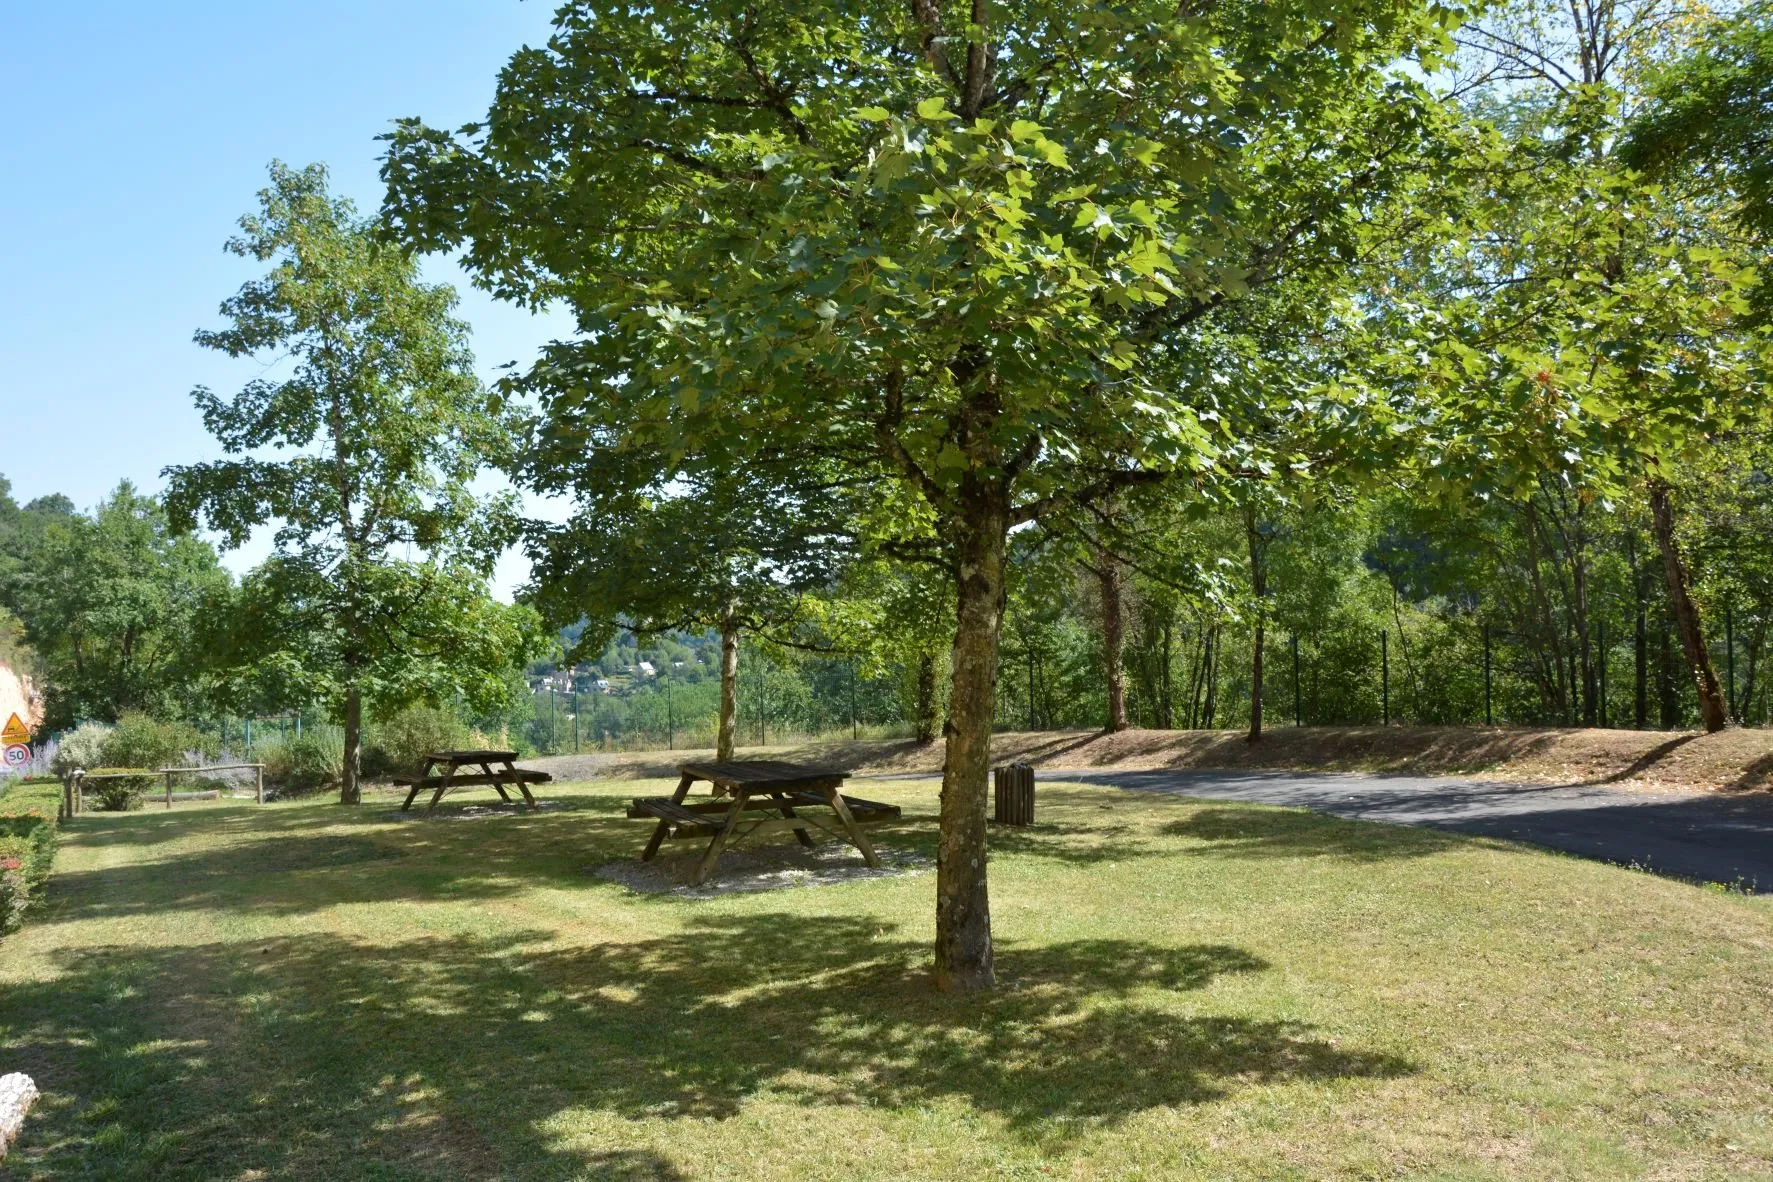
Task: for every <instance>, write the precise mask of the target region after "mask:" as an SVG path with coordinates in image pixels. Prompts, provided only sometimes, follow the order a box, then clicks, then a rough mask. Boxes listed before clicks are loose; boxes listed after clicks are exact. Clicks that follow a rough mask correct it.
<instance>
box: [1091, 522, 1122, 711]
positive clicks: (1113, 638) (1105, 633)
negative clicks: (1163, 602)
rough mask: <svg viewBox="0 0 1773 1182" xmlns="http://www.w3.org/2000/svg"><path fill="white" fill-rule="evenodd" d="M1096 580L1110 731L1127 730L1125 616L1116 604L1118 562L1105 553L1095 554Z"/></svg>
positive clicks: (1117, 600) (1118, 582)
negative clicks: (1100, 611)
mask: <svg viewBox="0 0 1773 1182" xmlns="http://www.w3.org/2000/svg"><path fill="white" fill-rule="evenodd" d="M1097 557H1098V559H1099V560H1100V565H1099V566H1097V567H1096V579H1097V582H1099V583H1100V584H1101V587H1102V673H1103V676H1104V677H1106V678H1107V682H1108V719H1107V727H1108V730H1110V731H1124V730H1126V729H1127V681H1126V670H1125V668H1124V665H1125V661H1124V655H1125V651H1126V629H1125V627H1124V624H1125V616H1124V614H1123V612H1122V610H1121V602H1120V591H1121V584H1120V562H1119V560H1118V559H1116V558H1115V557H1114V555H1112V554H1110V553H1108V552H1107V551H1106V550H1103V551H1100V552H1099V553H1098V555H1097Z"/></svg>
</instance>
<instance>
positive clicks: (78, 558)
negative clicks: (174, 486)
mask: <svg viewBox="0 0 1773 1182" xmlns="http://www.w3.org/2000/svg"><path fill="white" fill-rule="evenodd" d="M23 516H24V517H25V518H26V519H28V522H29V526H30V528H28V529H26V528H20V529H18V530H16V531H15V533H14V537H13V541H14V545H15V547H16V549H15V552H14V553H15V561H16V562H17V565H16V567H15V568H14V570H13V573H12V576H11V577H10V579H9V580H8V581H7V584H6V593H7V595H8V596H9V597H10V598H9V600H8V601H7V603H6V606H7V607H8V608H10V609H11V610H12V611H13V612H14V613H15V614H16V615H17V616H18V618H19V619H20V620H21V621H22V622H23V624H24V639H25V641H26V642H27V643H28V644H29V645H30V646H31V648H32V649H33V650H35V652H36V653H37V654H38V657H39V659H40V661H41V663H42V666H43V672H44V674H45V680H46V682H47V686H46V701H45V719H44V721H45V724H46V725H47V726H48V727H50V728H51V729H59V728H62V727H68V726H72V725H74V724H75V723H76V722H79V721H84V720H87V719H97V720H101V721H113V720H115V719H116V718H117V717H118V716H119V715H121V714H122V713H124V712H125V711H128V710H146V711H149V712H152V713H156V714H160V715H173V714H177V713H181V712H184V711H187V710H190V709H192V708H193V707H194V706H195V704H196V703H197V701H198V700H199V698H200V696H201V692H202V687H201V685H200V684H199V679H198V677H197V675H196V669H197V654H196V652H195V651H194V649H193V644H192V639H193V637H194V635H195V633H196V630H197V629H196V625H197V622H198V621H199V620H200V619H201V618H203V617H204V616H205V615H206V614H207V613H208V612H209V611H211V610H212V608H213V606H214V604H215V603H216V602H217V601H218V599H219V598H220V597H222V596H225V594H226V592H227V587H228V581H229V580H228V575H227V573H226V572H225V571H223V570H222V569H221V567H220V566H219V565H218V563H217V559H216V555H215V551H214V550H213V549H212V548H211V547H210V546H209V545H207V544H206V543H203V542H199V541H197V540H196V539H193V538H183V537H175V536H173V534H172V532H171V530H170V529H169V527H168V522H167V519H166V515H165V513H164V511H163V510H162V508H161V506H160V504H159V502H158V501H156V500H155V499H153V498H152V497H147V496H144V495H142V494H140V493H138V492H137V491H136V490H135V488H134V487H133V486H132V485H130V484H129V483H128V482H124V483H123V484H120V485H119V486H118V487H117V490H116V491H115V492H114V493H113V494H112V495H111V496H110V497H109V498H107V499H106V500H105V501H103V502H102V503H100V504H99V506H98V507H97V508H96V509H94V510H93V512H92V513H91V514H90V515H87V514H80V513H73V512H67V513H63V512H59V511H54V512H48V511H43V512H37V513H35V514H33V513H32V512H31V511H30V510H29V509H27V511H26V512H25V513H24V514H23Z"/></svg>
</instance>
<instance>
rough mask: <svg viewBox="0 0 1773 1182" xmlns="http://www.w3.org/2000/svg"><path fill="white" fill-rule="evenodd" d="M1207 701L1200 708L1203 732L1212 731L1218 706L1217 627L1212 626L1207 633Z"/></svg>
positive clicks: (1216, 625)
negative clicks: (1214, 714) (1214, 713)
mask: <svg viewBox="0 0 1773 1182" xmlns="http://www.w3.org/2000/svg"><path fill="white" fill-rule="evenodd" d="M1206 677H1207V701H1206V705H1205V706H1203V707H1202V708H1201V711H1202V712H1201V720H1200V725H1201V728H1202V729H1203V730H1209V731H1210V730H1212V729H1213V712H1214V711H1215V710H1216V709H1218V706H1219V625H1218V624H1214V625H1213V630H1212V631H1211V632H1208V633H1207V671H1206Z"/></svg>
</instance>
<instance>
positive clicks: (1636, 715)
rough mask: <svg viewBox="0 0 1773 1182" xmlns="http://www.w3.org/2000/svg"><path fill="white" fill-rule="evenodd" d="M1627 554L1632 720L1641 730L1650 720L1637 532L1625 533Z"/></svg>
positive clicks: (1646, 652) (1643, 606)
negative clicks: (1633, 611) (1632, 614)
mask: <svg viewBox="0 0 1773 1182" xmlns="http://www.w3.org/2000/svg"><path fill="white" fill-rule="evenodd" d="M1626 539H1627V545H1628V547H1629V552H1630V555H1631V593H1632V597H1633V599H1634V601H1635V603H1636V605H1637V617H1636V620H1635V621H1634V623H1633V625H1632V662H1633V669H1632V678H1633V680H1632V721H1633V723H1634V724H1635V725H1636V726H1637V729H1638V730H1643V729H1644V727H1645V726H1646V725H1648V723H1649V721H1650V677H1649V669H1650V645H1649V637H1648V634H1647V629H1646V624H1647V621H1646V620H1645V618H1644V615H1645V605H1644V572H1643V570H1642V568H1641V567H1640V566H1639V563H1638V546H1637V540H1636V539H1637V531H1636V530H1635V529H1634V530H1631V531H1630V532H1628V533H1627V534H1626Z"/></svg>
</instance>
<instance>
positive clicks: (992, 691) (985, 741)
mask: <svg viewBox="0 0 1773 1182" xmlns="http://www.w3.org/2000/svg"><path fill="white" fill-rule="evenodd" d="M983 483H984V482H983V481H981V480H978V479H977V478H973V479H970V480H969V481H967V482H966V484H964V485H963V488H962V505H961V510H962V511H961V513H960V514H959V515H957V516H958V518H959V519H958V520H956V521H955V522H954V531H955V534H956V535H957V536H955V537H954V539H953V547H954V557H955V571H954V577H955V587H956V613H955V630H954V652H953V657H952V662H951V681H950V686H949V691H948V723H947V725H946V726H945V727H944V728H943V730H944V733H945V735H946V738H947V749H946V752H945V762H944V764H943V768H942V805H941V832H940V835H939V837H938V840H937V843H936V987H937V988H939V989H942V990H952V991H966V990H976V989H988V988H990V987H991V986H992V984H993V983H994V982H995V979H996V975H995V970H994V968H993V960H992V949H991V905H990V898H989V894H988V892H987V890H986V883H985V812H986V808H985V805H986V799H987V797H988V788H989V780H990V777H991V722H992V718H993V715H994V708H995V705H996V694H997V646H998V631H999V629H1000V628H1001V627H1002V625H1003V612H1004V589H1005V582H1004V575H1005V566H1006V551H1007V548H1008V537H1009V495H1008V492H1007V490H1004V489H999V488H993V487H990V486H986V487H980V486H981V485H982V484H983ZM967 485H970V486H971V487H967Z"/></svg>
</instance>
